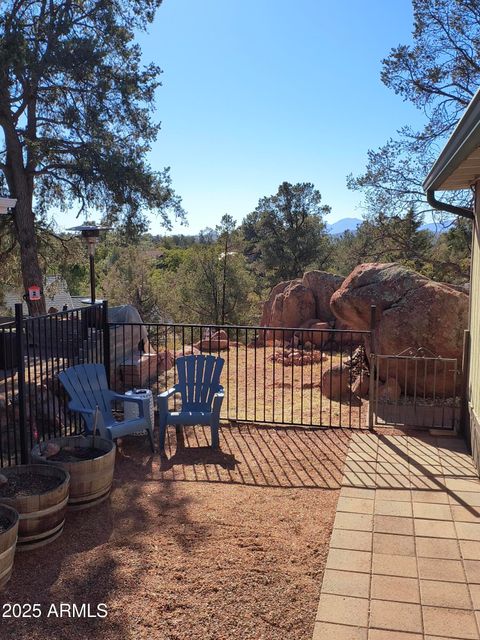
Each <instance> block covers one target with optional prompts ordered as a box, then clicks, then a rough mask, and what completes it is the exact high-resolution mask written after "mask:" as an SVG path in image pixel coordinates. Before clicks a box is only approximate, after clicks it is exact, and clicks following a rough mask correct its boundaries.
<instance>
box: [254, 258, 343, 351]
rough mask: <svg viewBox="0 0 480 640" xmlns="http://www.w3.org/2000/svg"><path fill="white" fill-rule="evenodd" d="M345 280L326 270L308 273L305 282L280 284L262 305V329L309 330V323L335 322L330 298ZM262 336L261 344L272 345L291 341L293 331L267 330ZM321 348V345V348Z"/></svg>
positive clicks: (300, 280) (297, 281)
mask: <svg viewBox="0 0 480 640" xmlns="http://www.w3.org/2000/svg"><path fill="white" fill-rule="evenodd" d="M342 281H343V277H342V276H336V275H333V274H331V273H326V272H325V271H308V272H307V273H305V275H304V276H303V278H302V279H296V280H290V281H288V282H280V283H279V284H277V285H275V287H273V289H272V290H271V292H270V295H269V297H268V300H267V301H266V302H265V303H264V305H263V312H262V318H261V321H260V323H261V326H263V327H286V328H292V327H293V328H297V327H304V326H305V327H306V328H309V325H308V323H310V324H316V323H319V322H320V323H324V322H334V320H335V317H334V315H333V313H332V311H331V310H330V298H331V296H332V294H333V292H334V291H335V290H336V289H338V287H339V286H340V285H341V283H342ZM264 334H265V335H264V336H262V335H261V333H260V335H259V341H260V342H259V343H262V344H263V343H267V344H271V343H272V342H273V341H275V340H277V341H279V342H280V343H281V342H282V341H283V340H289V339H290V338H291V332H290V331H267V332H264ZM319 346H320V345H319Z"/></svg>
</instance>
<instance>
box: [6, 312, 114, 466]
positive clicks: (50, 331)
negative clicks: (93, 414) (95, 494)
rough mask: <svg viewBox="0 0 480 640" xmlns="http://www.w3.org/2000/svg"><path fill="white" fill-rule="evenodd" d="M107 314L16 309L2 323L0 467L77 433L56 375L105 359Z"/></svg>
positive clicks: (77, 429)
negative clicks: (34, 313) (29, 313)
mask: <svg viewBox="0 0 480 640" xmlns="http://www.w3.org/2000/svg"><path fill="white" fill-rule="evenodd" d="M107 311H108V306H107V305H106V304H97V305H93V306H88V307H87V306H86V307H84V308H82V309H73V310H68V311H61V312H58V313H53V314H49V315H45V316H39V317H34V318H24V317H23V316H22V306H21V305H17V306H16V314H15V320H13V321H11V322H6V323H4V324H1V325H0V466H5V465H11V464H19V463H20V462H22V461H26V460H27V459H28V454H29V451H30V449H31V447H32V446H33V444H35V442H37V441H38V440H43V439H45V438H49V437H55V436H60V435H67V434H72V433H77V432H78V431H79V430H80V429H81V425H80V422H79V419H78V417H77V416H75V415H73V414H71V413H70V412H69V410H68V407H67V398H66V396H65V394H64V393H63V390H62V388H61V385H60V383H59V381H58V372H59V371H61V370H63V369H65V368H67V367H69V366H71V365H73V364H77V363H79V362H103V361H104V355H105V353H107V354H108V349H107V346H106V341H105V339H104V337H105V335H106V333H107V332H106V331H105V328H106V326H107V325H106V319H107V315H106V314H107ZM107 331H108V330H107ZM107 342H108V341H107Z"/></svg>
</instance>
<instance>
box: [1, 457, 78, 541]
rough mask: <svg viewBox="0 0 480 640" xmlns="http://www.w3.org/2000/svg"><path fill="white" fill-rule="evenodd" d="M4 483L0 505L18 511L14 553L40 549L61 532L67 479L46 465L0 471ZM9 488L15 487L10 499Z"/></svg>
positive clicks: (55, 469)
mask: <svg viewBox="0 0 480 640" xmlns="http://www.w3.org/2000/svg"><path fill="white" fill-rule="evenodd" d="M2 474H3V475H4V476H5V477H6V478H7V480H8V483H7V484H5V485H2V486H0V502H1V503H3V504H6V505H8V506H10V507H13V508H14V509H16V510H17V511H18V514H19V523H18V542H17V550H18V551H27V550H30V549H36V548H37V547H43V546H44V545H46V544H49V543H50V542H53V541H54V540H56V539H57V538H58V537H59V536H60V535H61V534H62V531H63V527H64V524H65V511H66V509H67V502H68V490H69V486H70V475H69V474H68V473H67V472H66V471H64V469H61V468H58V467H54V466H51V465H46V464H24V465H18V466H16V467H8V468H6V469H2ZM12 487H14V488H15V487H18V490H16V491H15V492H14V493H13V495H12Z"/></svg>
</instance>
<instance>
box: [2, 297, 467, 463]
mask: <svg viewBox="0 0 480 640" xmlns="http://www.w3.org/2000/svg"><path fill="white" fill-rule="evenodd" d="M372 317H374V313H372ZM374 336H375V330H374V325H373V324H372V331H350V330H333V329H331V328H329V327H328V325H321V326H320V327H319V326H318V324H317V325H314V326H311V327H304V328H295V327H292V328H278V327H251V326H231V325H226V326H214V325H198V324H190V325H186V324H181V325H179V324H148V323H118V322H109V321H108V305H107V303H106V302H103V303H101V304H97V305H93V306H86V307H84V308H81V309H74V310H68V311H62V312H58V313H54V314H49V315H46V316H41V317H35V318H24V317H23V316H22V307H21V305H17V308H16V316H15V320H11V321H7V322H4V323H3V324H0V466H5V465H11V464H19V463H21V462H23V461H27V460H28V457H29V451H30V449H31V447H32V446H33V444H35V443H36V442H38V441H39V440H43V439H45V438H50V437H55V436H59V435H67V434H71V433H78V432H79V431H80V429H81V427H82V425H81V423H80V420H79V418H78V416H76V415H74V414H72V413H71V412H70V411H69V410H68V399H67V397H66V395H65V393H64V391H63V389H62V387H61V385H60V383H59V380H58V373H59V371H61V370H63V369H65V368H67V367H69V366H72V365H74V364H78V363H84V362H94V363H104V364H105V367H106V369H107V374H108V377H109V380H110V384H111V386H112V388H114V389H116V390H117V391H120V392H122V391H126V390H128V389H136V388H148V389H150V390H151V391H152V393H153V401H154V406H155V405H156V403H155V399H156V396H157V395H158V394H159V393H161V392H162V391H164V390H166V389H168V388H170V387H171V386H173V385H174V384H175V383H176V381H177V380H176V367H175V359H176V358H177V357H179V356H180V355H188V354H191V353H214V354H217V355H220V356H221V357H222V358H224V360H225V366H224V368H223V372H222V384H223V386H224V388H225V400H224V402H223V406H222V415H221V417H222V419H223V420H225V421H233V422H246V423H249V422H253V423H267V424H276V425H280V424H282V425H298V426H303V427H310V428H315V427H350V428H365V427H372V426H373V425H374V424H375V423H377V424H380V423H383V424H388V423H389V421H388V420H386V419H385V420H382V419H381V418H382V415H383V414H382V415H380V414H381V411H380V410H379V407H385V406H386V407H387V409H388V411H389V413H388V416H387V417H390V414H391V405H392V402H391V395H392V376H391V375H390V369H389V367H390V366H391V365H390V360H389V358H390V359H391V358H392V357H393V356H380V355H378V356H377V355H374V356H373V357H370V358H369V362H368V361H367V358H366V353H367V352H368V351H369V349H371V346H372V343H374V340H373V338H374ZM372 355H373V354H372ZM395 358H396V360H395V363H396V364H395V372H397V370H398V371H400V369H399V368H398V366H399V365H398V357H397V356H395ZM430 359H432V358H430ZM432 360H434V364H433V366H434V367H439V362H440V361H439V359H437V358H435V359H432ZM375 363H377V364H375ZM450 364H451V363H450V362H449V363H448V366H449V367H450ZM415 366H416V367H417V366H424V367H425V366H426V365H425V361H424V360H422V362H421V363H420V365H419V364H418V362H416V364H415ZM444 366H446V365H445V364H444ZM385 367H387V369H386V370H385V371H383V369H385ZM450 369H452V370H453V371H454V376H457V372H456V369H455V368H454V367H453V364H452V366H451V367H450ZM450 369H449V370H450ZM402 371H403V370H402ZM442 371H443V369H442ZM382 372H383V373H382ZM405 375H406V374H405V373H403V378H405ZM458 375H460V373H458ZM406 377H407V379H408V380H410V378H411V376H410V375H407V376H406ZM417 377H418V376H417ZM397 378H398V379H396V380H395V381H394V382H396V383H397V384H396V385H394V389H393V391H394V393H395V394H396V395H395V396H394V403H393V404H394V405H395V407H397V405H398V406H399V405H400V403H403V405H405V406H407V408H408V407H410V405H411V402H410V396H411V390H410V389H409V387H408V385H404V388H403V389H402V388H401V381H402V379H403V378H402V376H401V375H400V373H398V375H397ZM458 380H459V378H457V377H455V379H454V381H453V383H452V384H453V387H452V388H453V390H454V391H453V392H452V393H450V394H449V393H447V392H446V391H445V389H443V391H442V407H441V412H442V413H441V416H442V417H443V416H446V415H447V417H448V416H449V415H450V414H449V413H448V412H446V411H445V408H448V407H449V406H450V404H451V402H452V401H451V399H450V398H449V397H447V396H449V395H450V396H451V395H454V396H455V395H456V387H457V382H458ZM415 381H416V378H415V379H414V389H416V388H417V384H416V382H415ZM435 384H436V383H435ZM435 389H436V387H435ZM415 393H416V392H415ZM382 394H383V396H382ZM424 395H425V397H426V398H428V397H429V396H428V394H427V393H425V394H424ZM415 397H416V396H415ZM438 397H439V391H438V390H436V392H435V393H434V399H435V401H437V399H438ZM370 399H371V401H370ZM457 400H458V398H454V399H453V401H454V402H457ZM416 404H418V402H417V403H416ZM423 405H428V402H425V401H424V402H423ZM392 406H393V405H392ZM415 406H416V405H415ZM456 406H457V405H456V404H455V405H454V406H453V409H449V411H450V413H452V411H453V414H454V418H455V417H456V415H457V409H456ZM436 407H437V405H435V412H436V413H435V416H436V415H437V413H438V409H437V408H436ZM422 411H425V409H423V408H422ZM410 413H411V411H410ZM408 415H410V414H408ZM439 415H440V414H439ZM429 416H431V411H430V413H429ZM384 417H385V416H384ZM434 422H435V425H434V426H439V427H443V428H452V425H451V424H450V422H453V423H454V426H455V424H456V420H455V419H454V420H453V421H452V420H450V421H449V423H448V424H447V423H446V421H445V420H444V419H443V418H442V420H440V422H441V423H442V424H440V423H438V421H437V420H435V421H434ZM390 423H391V421H390ZM437 423H438V424H437ZM395 424H398V422H397V421H396V422H395ZM403 424H404V425H407V418H405V419H404V420H403ZM410 426H413V425H410ZM426 426H428V425H426Z"/></svg>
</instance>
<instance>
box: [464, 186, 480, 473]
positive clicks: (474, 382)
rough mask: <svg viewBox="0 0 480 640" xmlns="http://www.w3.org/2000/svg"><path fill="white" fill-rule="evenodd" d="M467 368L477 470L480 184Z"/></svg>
mask: <svg viewBox="0 0 480 640" xmlns="http://www.w3.org/2000/svg"><path fill="white" fill-rule="evenodd" d="M469 327H470V365H469V375H468V393H467V397H468V411H469V418H470V438H471V444H472V455H473V458H474V460H475V462H476V465H477V469H479V470H480V181H478V182H477V183H476V185H475V221H474V224H473V243H472V271H471V279H470V322H469Z"/></svg>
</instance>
